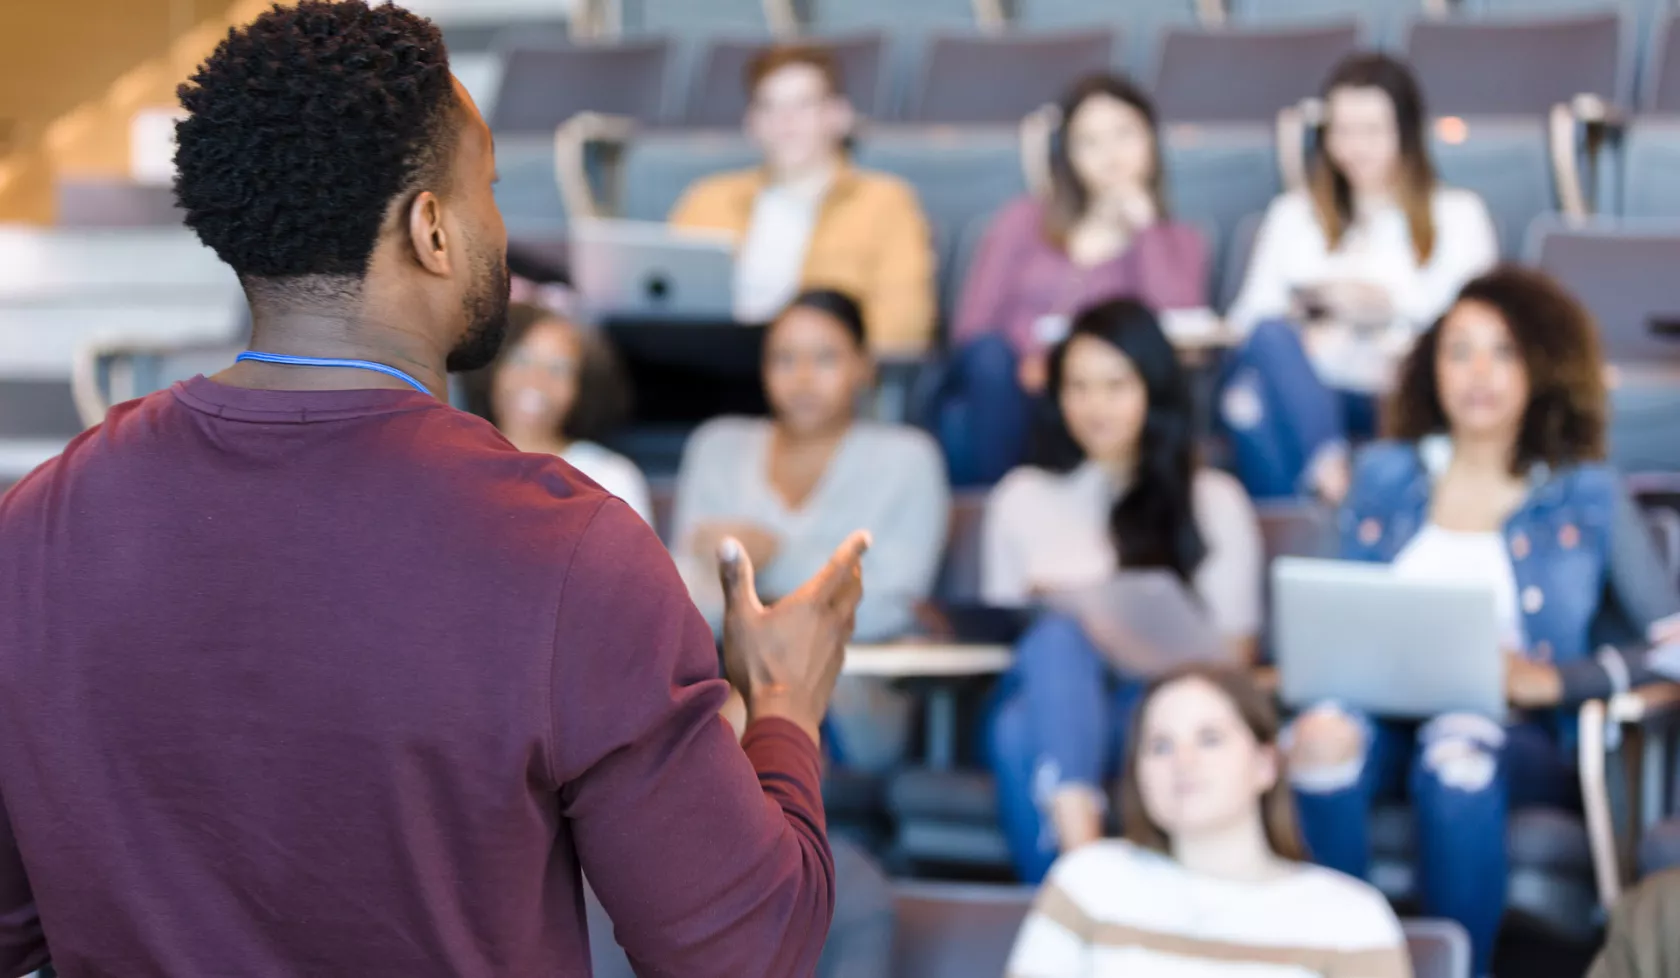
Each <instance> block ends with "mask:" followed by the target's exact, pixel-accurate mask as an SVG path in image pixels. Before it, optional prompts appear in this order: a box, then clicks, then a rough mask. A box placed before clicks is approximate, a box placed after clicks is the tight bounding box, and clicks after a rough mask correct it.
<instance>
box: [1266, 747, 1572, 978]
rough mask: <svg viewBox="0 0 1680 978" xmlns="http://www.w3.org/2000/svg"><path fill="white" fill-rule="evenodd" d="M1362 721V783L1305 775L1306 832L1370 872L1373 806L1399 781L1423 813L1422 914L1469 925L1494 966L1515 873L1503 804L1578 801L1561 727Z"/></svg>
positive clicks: (1298, 794) (1480, 967) (1301, 805)
mask: <svg viewBox="0 0 1680 978" xmlns="http://www.w3.org/2000/svg"><path fill="white" fill-rule="evenodd" d="M1354 719H1355V720H1356V722H1358V723H1359V724H1360V725H1361V727H1362V728H1363V729H1364V731H1365V734H1366V737H1365V742H1366V750H1365V755H1364V757H1363V759H1362V763H1361V764H1360V766H1359V772H1358V775H1357V778H1356V780H1354V781H1353V782H1352V783H1350V784H1346V785H1342V786H1337V787H1332V788H1329V789H1327V790H1326V789H1325V788H1323V787H1322V786H1314V787H1308V786H1305V785H1303V784H1301V783H1300V781H1299V779H1298V780H1297V784H1296V789H1295V800H1296V805H1297V808H1298V810H1299V812H1300V816H1301V829H1302V832H1303V833H1304V834H1305V835H1306V838H1307V844H1308V846H1309V848H1311V850H1312V853H1313V857H1314V859H1315V860H1317V861H1318V862H1319V863H1321V864H1322V865H1325V866H1329V867H1330V868H1332V869H1336V870H1340V871H1341V872H1344V873H1347V874H1348V875H1350V876H1355V877H1358V878H1360V879H1364V878H1366V877H1367V876H1368V874H1369V871H1370V868H1371V839H1370V817H1369V816H1370V811H1371V806H1372V804H1373V803H1374V802H1375V801H1376V800H1377V799H1378V798H1379V797H1385V796H1386V797H1394V796H1396V795H1398V794H1400V793H1401V790H1402V789H1403V790H1404V792H1405V793H1406V795H1407V796H1408V797H1409V799H1410V801H1411V807H1412V810H1413V813H1414V817H1415V818H1416V822H1417V825H1416V843H1417V873H1418V888H1417V889H1418V896H1419V900H1420V902H1421V903H1422V906H1423V912H1424V913H1425V914H1426V915H1428V916H1438V917H1449V918H1451V919H1453V920H1456V921H1458V922H1459V923H1461V924H1463V925H1464V928H1465V930H1467V931H1469V932H1470V942H1471V946H1472V947H1473V949H1474V952H1475V970H1474V973H1475V974H1478V975H1482V974H1486V973H1487V972H1488V970H1489V967H1490V965H1491V962H1492V959H1493V945H1494V939H1495V938H1496V937H1497V936H1498V933H1499V922H1500V918H1501V917H1503V916H1504V914H1505V887H1506V883H1507V880H1508V878H1509V876H1510V871H1511V867H1510V857H1509V855H1508V853H1507V852H1506V847H1505V825H1506V813H1507V812H1508V811H1510V810H1512V809H1517V808H1528V807H1536V806H1545V807H1554V808H1571V807H1578V804H1579V800H1578V798H1577V796H1576V794H1575V785H1576V781H1575V775H1574V771H1573V770H1572V769H1571V768H1570V766H1569V762H1568V759H1567V755H1566V753H1565V751H1564V750H1563V748H1562V747H1561V746H1560V745H1559V743H1558V741H1557V738H1556V736H1555V735H1554V734H1553V733H1551V732H1550V731H1548V730H1547V729H1546V728H1545V727H1543V726H1541V725H1539V724H1536V723H1523V724H1518V725H1516V726H1511V727H1504V728H1501V727H1500V726H1499V725H1498V724H1496V723H1494V722H1493V721H1490V720H1486V719H1483V718H1480V717H1466V716H1456V715H1455V716H1449V717H1441V718H1437V719H1436V720H1434V721H1431V722H1430V723H1426V724H1423V725H1422V726H1421V727H1420V726H1418V725H1415V724H1401V723H1389V722H1383V721H1373V720H1371V719H1370V718H1368V717H1363V716H1355V718H1354Z"/></svg>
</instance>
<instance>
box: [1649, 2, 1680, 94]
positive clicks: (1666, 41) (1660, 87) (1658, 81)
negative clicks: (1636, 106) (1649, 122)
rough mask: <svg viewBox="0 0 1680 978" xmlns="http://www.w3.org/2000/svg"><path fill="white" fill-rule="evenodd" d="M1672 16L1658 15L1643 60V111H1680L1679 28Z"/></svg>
mask: <svg viewBox="0 0 1680 978" xmlns="http://www.w3.org/2000/svg"><path fill="white" fill-rule="evenodd" d="M1675 19H1676V18H1675V16H1674V15H1673V14H1672V13H1670V14H1668V15H1667V16H1665V17H1663V18H1662V21H1661V22H1660V23H1659V25H1658V26H1657V28H1656V31H1655V37H1654V38H1653V44H1652V47H1651V52H1650V58H1649V60H1647V61H1646V62H1645V77H1644V79H1643V84H1644V86H1645V90H1644V93H1643V97H1642V98H1641V99H1640V106H1641V107H1642V108H1644V109H1645V110H1646V111H1647V112H1680V30H1676V29H1675Z"/></svg>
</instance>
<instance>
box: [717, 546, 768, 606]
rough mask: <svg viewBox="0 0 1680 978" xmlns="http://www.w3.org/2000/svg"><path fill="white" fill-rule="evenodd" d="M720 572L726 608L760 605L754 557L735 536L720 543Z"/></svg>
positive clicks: (718, 552)
mask: <svg viewBox="0 0 1680 978" xmlns="http://www.w3.org/2000/svg"><path fill="white" fill-rule="evenodd" d="M717 557H718V574H719V576H720V577H721V578H722V580H723V603H724V606H725V607H726V608H729V609H734V608H736V607H740V606H745V607H748V608H757V607H760V605H759V602H758V586H757V584H756V583H755V582H754V580H753V565H752V558H751V557H749V556H747V548H746V547H743V546H741V541H739V540H737V539H735V538H734V537H724V538H723V540H721V541H720V542H719V543H718V551H717Z"/></svg>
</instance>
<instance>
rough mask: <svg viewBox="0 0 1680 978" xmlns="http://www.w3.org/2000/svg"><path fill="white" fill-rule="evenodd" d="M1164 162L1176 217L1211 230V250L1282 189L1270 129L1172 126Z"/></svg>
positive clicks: (1253, 125)
mask: <svg viewBox="0 0 1680 978" xmlns="http://www.w3.org/2000/svg"><path fill="white" fill-rule="evenodd" d="M1162 158H1163V160H1164V163H1165V166H1166V171H1167V197H1168V201H1167V204H1168V207H1169V209H1170V210H1171V211H1172V215H1173V217H1174V218H1175V219H1178V220H1182V221H1190V222H1193V223H1195V224H1197V225H1200V226H1202V227H1205V228H1212V229H1213V231H1214V234H1215V240H1212V241H1210V242H1208V244H1209V246H1210V247H1212V248H1216V249H1217V248H1218V247H1219V242H1221V241H1226V240H1229V239H1230V237H1231V236H1232V234H1233V233H1234V232H1235V231H1236V227H1237V224H1238V223H1239V222H1240V221H1241V220H1242V219H1243V218H1244V217H1246V216H1248V215H1249V214H1252V213H1254V212H1255V211H1263V210H1265V209H1266V207H1267V205H1269V204H1270V203H1271V202H1272V198H1274V197H1276V196H1277V195H1278V194H1279V193H1281V192H1282V191H1283V178H1282V177H1281V175H1279V173H1278V167H1277V139H1276V135H1275V133H1274V131H1273V128H1272V127H1271V126H1269V125H1261V124H1259V123H1249V124H1227V125H1191V124H1180V125H1171V126H1168V127H1167V128H1166V130H1165V132H1164V133H1163V139H1162ZM1217 254H1218V252H1217V251H1215V255H1217ZM1216 281H1217V279H1216Z"/></svg>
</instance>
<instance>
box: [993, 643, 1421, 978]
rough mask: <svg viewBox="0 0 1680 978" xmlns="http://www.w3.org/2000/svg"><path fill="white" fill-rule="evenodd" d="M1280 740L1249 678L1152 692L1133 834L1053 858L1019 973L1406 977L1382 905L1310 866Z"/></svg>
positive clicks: (1073, 977) (1049, 977) (1188, 677)
mask: <svg viewBox="0 0 1680 978" xmlns="http://www.w3.org/2000/svg"><path fill="white" fill-rule="evenodd" d="M1277 733H1278V722H1277V716H1276V714H1275V712H1274V711H1273V709H1272V706H1271V702H1270V700H1269V699H1267V697H1266V696H1265V695H1264V694H1262V693H1261V692H1260V691H1259V690H1258V689H1256V688H1255V686H1254V684H1253V683H1252V681H1251V680H1250V679H1249V678H1248V676H1247V674H1246V673H1245V672H1242V671H1239V670H1233V669H1220V668H1214V667H1205V666H1198V667H1192V668H1188V669H1184V670H1181V671H1178V672H1175V673H1172V674H1170V675H1168V676H1166V677H1164V678H1162V679H1160V680H1157V681H1156V682H1155V683H1153V684H1152V685H1151V686H1150V687H1149V689H1148V690H1147V691H1146V692H1145V693H1144V697H1143V700H1142V702H1141V704H1140V706H1139V709H1138V721H1137V724H1136V729H1135V730H1134V735H1133V736H1132V737H1131V738H1130V742H1129V743H1130V746H1129V747H1128V748H1127V761H1126V777H1125V780H1124V782H1123V784H1122V786H1121V789H1120V790H1121V795H1120V808H1121V820H1122V822H1123V824H1124V825H1125V829H1126V838H1125V839H1124V840H1105V841H1100V842H1094V843H1091V844H1089V845H1086V846H1083V847H1081V848H1079V849H1076V850H1074V851H1072V852H1069V853H1068V854H1066V855H1064V856H1063V857H1062V858H1061V859H1059V860H1057V861H1056V864H1055V866H1054V867H1052V869H1051V871H1050V877H1049V879H1048V880H1047V881H1046V882H1045V884H1044V887H1043V889H1042V890H1040V891H1039V895H1038V899H1037V900H1036V902H1035V903H1034V905H1033V909H1032V912H1031V913H1030V914H1029V915H1028V917H1027V920H1026V922H1025V923H1024V924H1023V925H1022V927H1021V932H1020V935H1019V936H1018V937H1017V938H1016V942H1015V949H1014V952H1013V953H1012V954H1011V955H1010V960H1009V966H1008V968H1007V970H1006V975H1007V976H1008V978H1123V976H1132V975H1148V976H1150V978H1310V976H1318V978H1405V976H1410V975H1411V968H1410V964H1409V962H1408V960H1407V956H1406V944H1405V938H1404V935H1403V934H1402V933H1401V930H1400V924H1399V921H1398V920H1396V919H1395V916H1394V912H1393V910H1391V909H1390V908H1389V906H1388V904H1387V903H1386V902H1385V901H1384V900H1383V897H1382V895H1381V894H1379V893H1378V892H1377V891H1376V890H1375V889H1373V888H1372V887H1371V886H1369V885H1368V884H1366V883H1363V882H1360V881H1358V880H1355V879H1353V878H1352V877H1349V876H1343V875H1341V874H1339V873H1337V872H1335V871H1333V870H1328V869H1323V868H1320V867H1317V866H1313V865H1310V864H1309V863H1307V862H1306V857H1305V852H1304V846H1303V845H1302V843H1301V839H1300V835H1299V833H1298V831H1297V830H1296V826H1295V818H1294V808H1293V804H1292V801H1291V798H1290V794H1289V788H1288V782H1287V779H1286V778H1285V777H1284V775H1283V772H1282V770H1281V768H1282V764H1283V761H1282V757H1281V755H1280V754H1279V751H1278V749H1277Z"/></svg>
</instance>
